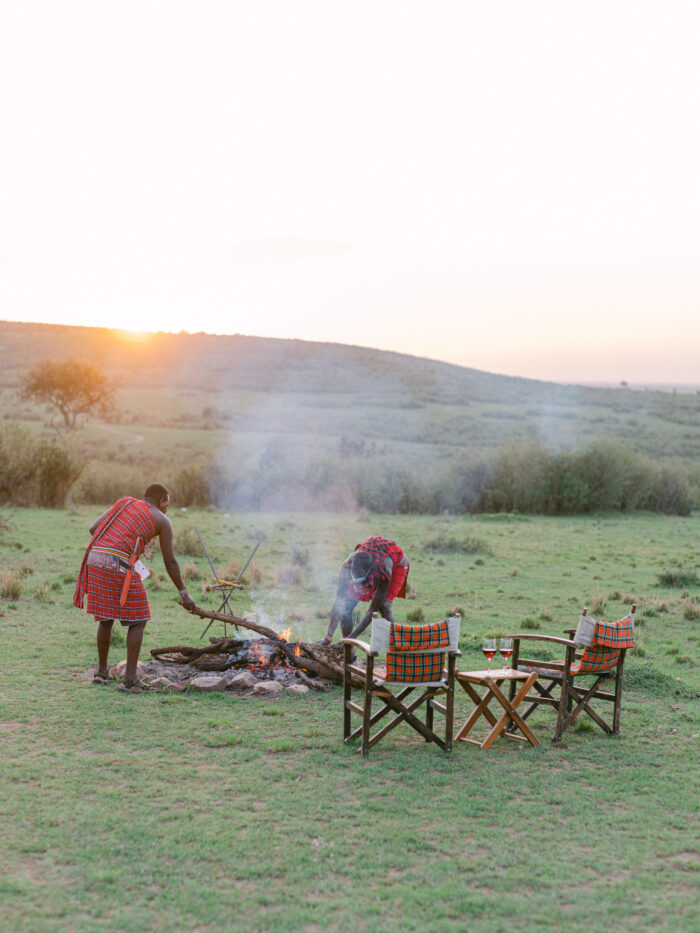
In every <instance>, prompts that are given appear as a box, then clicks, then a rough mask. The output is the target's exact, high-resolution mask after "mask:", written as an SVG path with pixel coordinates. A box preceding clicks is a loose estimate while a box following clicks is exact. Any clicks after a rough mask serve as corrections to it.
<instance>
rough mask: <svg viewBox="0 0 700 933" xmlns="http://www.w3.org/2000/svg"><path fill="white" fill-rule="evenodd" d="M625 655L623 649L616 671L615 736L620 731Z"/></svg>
mask: <svg viewBox="0 0 700 933" xmlns="http://www.w3.org/2000/svg"><path fill="white" fill-rule="evenodd" d="M625 654H626V650H625V649H624V648H623V649H622V651H620V660H619V661H618V662H617V669H616V671H615V700H614V701H613V702H614V704H615V706H614V710H613V729H612V731H613V735H617V734H618V732H619V731H620V713H621V712H622V668H623V665H624V663H625Z"/></svg>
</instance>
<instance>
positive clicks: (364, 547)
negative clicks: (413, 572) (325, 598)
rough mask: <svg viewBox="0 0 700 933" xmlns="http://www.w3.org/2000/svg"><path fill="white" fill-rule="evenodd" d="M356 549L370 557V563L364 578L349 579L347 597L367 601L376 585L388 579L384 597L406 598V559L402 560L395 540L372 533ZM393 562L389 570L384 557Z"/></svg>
mask: <svg viewBox="0 0 700 933" xmlns="http://www.w3.org/2000/svg"><path fill="white" fill-rule="evenodd" d="M355 550H356V551H365V552H366V553H367V554H369V555H370V557H371V558H372V565H371V566H370V569H369V572H368V574H367V576H366V577H365V579H364V580H362V581H355V580H350V583H349V584H348V597H349V598H350V599H356V600H359V601H360V602H369V601H370V600H371V599H372V597H373V596H374V594H375V592H376V590H377V587H378V586H379V585H380V584H381V583H384V582H386V581H387V580H388V581H389V589H388V590H387V594H386V597H385V598H386V599H396V598H397V597H398V598H399V599H405V598H406V578H407V577H408V561H407V560H404V553H403V550H402V548H400V547H399V545H398V544H396V542H395V541H390V540H389V539H388V538H381V537H380V536H379V535H373V536H372V537H370V538H367V539H366V540H365V541H363V542H362V543H361V544H358V545H357V547H356V548H355ZM387 557H388V558H390V559H391V561H392V562H393V568H392V570H391V571H390V570H389V569H388V567H387V566H386V558H387Z"/></svg>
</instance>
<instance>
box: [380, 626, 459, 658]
mask: <svg viewBox="0 0 700 933" xmlns="http://www.w3.org/2000/svg"><path fill="white" fill-rule="evenodd" d="M449 645H450V628H449V626H448V624H447V619H443V620H442V622H434V623H433V624H432V625H399V624H398V623H394V625H392V626H391V634H390V636H389V650H390V651H427V650H428V649H430V648H449Z"/></svg>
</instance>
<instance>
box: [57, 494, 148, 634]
mask: <svg viewBox="0 0 700 933" xmlns="http://www.w3.org/2000/svg"><path fill="white" fill-rule="evenodd" d="M155 533H156V525H155V521H154V520H153V516H152V515H151V509H150V506H149V505H148V504H147V503H146V502H144V501H143V500H141V499H131V498H130V497H128V496H125V497H124V498H122V499H119V500H117V502H115V503H114V505H113V506H112V508H111V509H110V510H109V511H108V512H107V513H106V514H105V516H104V518H103V519H102V521H101V522H100V524H99V525H98V527H97V528H96V529H95V533H94V534H93V536H92V539H91V541H90V544H89V545H88V547H87V550H86V551H85V555H84V557H83V563H82V566H81V568H80V573H79V575H78V582H77V583H76V586H75V593H74V594H73V605H74V606H77V607H78V608H79V609H82V608H83V599H84V596H85V594H86V593H87V598H88V605H87V611H88V612H89V613H90V614H91V615H94V616H95V618H96V619H98V620H100V619H119V620H121V621H122V622H147V621H148V619H150V617H151V611H150V607H149V605H148V597H147V596H146V589H145V587H144V585H143V583H142V581H141V578H140V577H139V575H138V574H137V573H135V574H134V575H133V577H132V580H131V585H130V587H129V590H128V592H127V597H126V602H125V604H124V605H123V606H120V605H119V598H120V596H121V591H122V586H123V585H124V571H125V568H124V567H123V566H122V567H119V565H118V564H117V565H116V566H115V568H114V569H106V568H102V567H89V566H88V565H87V559H88V555H89V553H90V551H91V549H92V548H93V547H95V548H99V550H101V551H102V550H104V551H108V552H110V553H112V554H114V555H117V556H118V557H120V558H121V559H122V561H123V562H124V563H127V562H128V560H129V557H130V556H131V554H132V553H133V550H134V544H135V543H136V538H139V539H140V541H139V546H138V549H137V554H136V556H137V558H138V557H140V556H141V554H143V550H144V548H145V547H146V545H147V544H148V542H149V541H150V540H151V538H153V537H154V536H155Z"/></svg>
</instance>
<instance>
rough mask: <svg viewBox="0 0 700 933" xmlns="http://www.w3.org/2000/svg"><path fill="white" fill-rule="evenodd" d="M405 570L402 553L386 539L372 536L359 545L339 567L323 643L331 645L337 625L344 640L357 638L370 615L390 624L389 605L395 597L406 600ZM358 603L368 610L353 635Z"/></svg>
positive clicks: (366, 624)
mask: <svg viewBox="0 0 700 933" xmlns="http://www.w3.org/2000/svg"><path fill="white" fill-rule="evenodd" d="M408 566H409V565H408V559H407V557H406V556H405V555H404V552H403V551H402V549H401V548H400V547H399V546H398V544H396V543H395V542H394V541H390V540H389V539H388V538H380V537H379V536H376V535H375V536H373V537H371V538H367V540H366V541H363V542H362V544H358V545H357V546H356V548H355V550H354V551H353V552H352V554H350V555H349V556H348V557H347V558H346V559H345V560H344V561H343V563H342V564H341V565H340V572H339V574H338V592H337V595H336V597H335V602H334V603H333V608H332V609H331V619H330V624H329V626H328V633H327V634H326V636H325V638H324V639H323V643H324V644H326V645H327V644H329V643H330V641H331V639H332V638H333V632H334V631H335V630H336V627H337V625H338V623H340V630H341V632H342V633H343V637H345V638H347V637H351V638H356V637H357V636H358V635H359V634H360V632H364V630H365V629H366V628H367V626H368V625H369V623H370V622H371V621H372V613H373V612H379V613H381V615H382V617H383V618H385V619H388V620H389V622H393V621H394V616H393V614H392V612H391V603H392V601H393V600H394V599H395V597H397V596H398V597H399V598H400V599H405V598H406V578H407V577H408ZM360 601H361V602H369V606H368V607H367V612H365V614H364V615H363V617H362V618H361V619H360V621H359V623H358V625H357V628H356V629H355V630H354V631H352V613H353V610H354V608H355V606H356V605H357V603H358V602H360Z"/></svg>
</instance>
